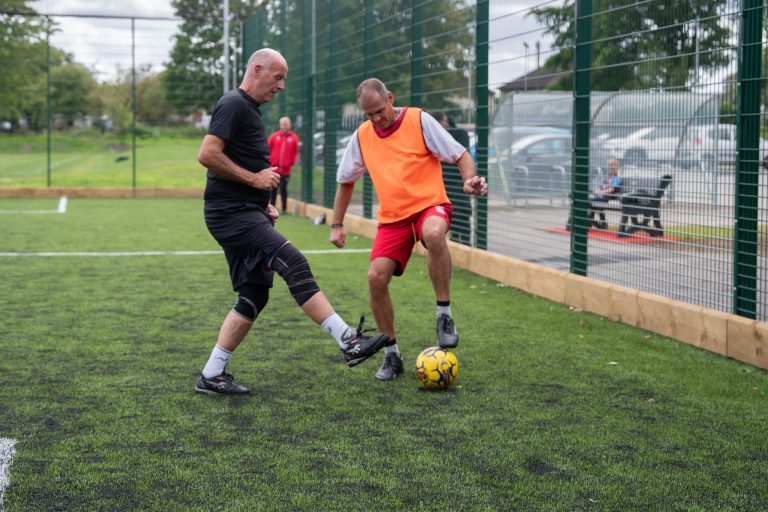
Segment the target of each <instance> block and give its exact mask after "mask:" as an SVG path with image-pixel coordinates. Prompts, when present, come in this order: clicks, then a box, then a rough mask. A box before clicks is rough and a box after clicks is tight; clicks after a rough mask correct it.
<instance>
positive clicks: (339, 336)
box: [320, 312, 355, 348]
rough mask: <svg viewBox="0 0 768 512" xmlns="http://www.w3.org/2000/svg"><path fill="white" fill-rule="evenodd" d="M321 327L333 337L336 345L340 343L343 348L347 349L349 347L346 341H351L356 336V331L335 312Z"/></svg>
mask: <svg viewBox="0 0 768 512" xmlns="http://www.w3.org/2000/svg"><path fill="white" fill-rule="evenodd" d="M320 327H322V328H323V329H324V330H325V331H326V332H327V333H328V334H330V335H331V336H333V339H335V340H336V343H338V344H339V347H341V348H347V347H348V346H349V345H348V344H347V343H346V342H345V340H348V339H350V338H351V337H352V336H354V334H355V330H354V329H352V328H351V327H350V326H349V325H347V322H345V321H344V320H343V319H342V318H341V317H340V316H339V315H337V314H336V313H335V312H333V313H331V316H329V317H328V318H326V319H325V320H323V323H322V324H320Z"/></svg>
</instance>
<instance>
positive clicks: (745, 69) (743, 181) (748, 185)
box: [733, 0, 764, 318]
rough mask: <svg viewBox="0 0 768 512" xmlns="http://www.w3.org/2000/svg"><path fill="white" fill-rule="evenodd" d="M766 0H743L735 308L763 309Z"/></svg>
mask: <svg viewBox="0 0 768 512" xmlns="http://www.w3.org/2000/svg"><path fill="white" fill-rule="evenodd" d="M763 1H764V0H742V1H741V19H740V26H739V61H738V66H739V68H738V80H739V82H738V98H737V109H738V110H737V117H736V151H737V158H736V186H735V190H734V193H735V197H734V214H735V216H736V218H735V219H734V220H735V222H734V230H733V250H734V254H733V312H734V313H735V314H737V315H741V316H745V317H747V318H755V316H756V313H757V311H756V310H757V238H758V233H757V231H758V226H757V217H758V206H759V195H758V194H759V186H758V183H759V177H760V167H759V165H760V151H759V147H760V84H761V82H762V80H761V69H760V68H761V64H762V62H761V56H762V55H761V53H762V34H763Z"/></svg>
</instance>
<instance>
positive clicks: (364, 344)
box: [341, 316, 389, 367]
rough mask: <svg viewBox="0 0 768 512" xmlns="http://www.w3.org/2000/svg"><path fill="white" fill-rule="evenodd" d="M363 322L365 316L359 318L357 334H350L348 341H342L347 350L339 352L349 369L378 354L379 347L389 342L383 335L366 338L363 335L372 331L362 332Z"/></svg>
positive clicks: (386, 336) (387, 337)
mask: <svg viewBox="0 0 768 512" xmlns="http://www.w3.org/2000/svg"><path fill="white" fill-rule="evenodd" d="M364 320H365V316H361V317H360V324H359V325H358V326H357V332H356V333H354V334H353V333H352V332H350V337H349V339H345V340H344V342H345V343H346V344H347V348H343V349H341V352H342V353H343V354H344V360H345V361H346V362H347V366H350V367H351V366H355V365H358V364H360V363H362V362H363V361H365V360H366V359H368V358H369V357H371V356H372V355H373V354H375V353H376V352H378V351H379V350H380V349H381V347H383V346H384V345H386V344H387V342H388V341H389V336H388V335H386V334H384V333H381V334H377V335H375V336H366V335H365V334H364V333H366V332H369V331H372V330H373V329H365V330H363V321H364Z"/></svg>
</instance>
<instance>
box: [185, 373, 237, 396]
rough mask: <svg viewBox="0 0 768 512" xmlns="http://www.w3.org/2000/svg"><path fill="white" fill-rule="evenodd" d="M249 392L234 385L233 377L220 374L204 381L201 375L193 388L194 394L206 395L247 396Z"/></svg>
mask: <svg viewBox="0 0 768 512" xmlns="http://www.w3.org/2000/svg"><path fill="white" fill-rule="evenodd" d="M250 392H251V390H250V389H248V388H246V387H245V386H241V385H239V384H235V377H234V376H233V375H230V374H228V373H222V374H221V375H217V376H216V377H211V378H210V379H206V378H205V377H203V374H202V373H201V374H200V378H199V379H197V385H196V386H195V393H205V394H208V395H247V394H248V393H250Z"/></svg>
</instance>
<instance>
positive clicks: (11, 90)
mask: <svg viewBox="0 0 768 512" xmlns="http://www.w3.org/2000/svg"><path fill="white" fill-rule="evenodd" d="M27 3H28V0H4V2H3V6H2V7H1V8H0V9H1V10H0V68H1V69H2V70H3V71H2V73H0V119H5V120H9V121H12V122H14V123H16V122H17V120H18V118H19V117H20V116H21V115H22V113H23V110H24V105H26V104H28V103H29V102H30V101H31V100H33V99H34V91H33V90H32V87H33V85H34V84H35V82H36V81H37V77H38V76H39V75H40V74H41V73H45V66H46V63H45V55H46V53H45V36H46V30H47V27H46V21H45V19H44V18H42V17H40V16H37V15H36V14H35V11H34V10H33V9H32V8H31V7H29V6H27Z"/></svg>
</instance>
